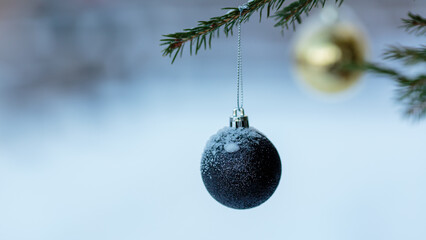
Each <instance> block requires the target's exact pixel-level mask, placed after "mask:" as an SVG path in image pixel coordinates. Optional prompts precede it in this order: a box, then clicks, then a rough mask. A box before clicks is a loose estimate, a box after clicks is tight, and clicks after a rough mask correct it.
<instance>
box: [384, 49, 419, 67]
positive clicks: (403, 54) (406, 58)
mask: <svg viewBox="0 0 426 240" xmlns="http://www.w3.org/2000/svg"><path fill="white" fill-rule="evenodd" d="M383 56H384V59H386V60H402V61H403V62H404V64H406V65H413V64H417V63H422V62H426V45H425V46H421V47H419V48H413V47H403V46H391V47H389V48H388V49H387V50H386V51H385V53H384V55H383Z"/></svg>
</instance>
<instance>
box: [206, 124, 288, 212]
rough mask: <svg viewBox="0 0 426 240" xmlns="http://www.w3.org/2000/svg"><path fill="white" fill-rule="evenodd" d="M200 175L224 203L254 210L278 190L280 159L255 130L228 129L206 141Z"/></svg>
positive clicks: (228, 205)
mask: <svg viewBox="0 0 426 240" xmlns="http://www.w3.org/2000/svg"><path fill="white" fill-rule="evenodd" d="M201 175H202V178H203V182H204V185H205V186H206V188H207V191H208V192H209V193H210V195H211V196H212V197H213V198H214V199H216V200H217V201H218V202H220V203H221V204H223V205H225V206H227V207H230V208H235V209H248V208H253V207H256V206H259V205H260V204H262V203H264V202H265V201H266V200H268V199H269V197H271V195H272V194H273V193H274V191H275V189H276V188H277V186H278V183H279V181H280V178H281V161H280V156H279V155H278V152H277V150H276V149H275V147H274V145H273V144H272V143H271V141H269V139H268V138H266V137H265V136H264V135H263V134H262V133H260V132H259V131H257V130H256V129H254V128H252V127H250V128H234V127H225V128H223V129H221V130H219V132H218V133H217V134H215V135H213V136H212V137H211V138H210V140H209V141H208V142H207V145H206V147H205V149H204V153H203V156H202V159H201Z"/></svg>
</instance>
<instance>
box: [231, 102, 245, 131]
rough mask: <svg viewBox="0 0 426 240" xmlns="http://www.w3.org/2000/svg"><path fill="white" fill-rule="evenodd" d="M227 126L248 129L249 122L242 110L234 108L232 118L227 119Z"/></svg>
mask: <svg viewBox="0 0 426 240" xmlns="http://www.w3.org/2000/svg"><path fill="white" fill-rule="evenodd" d="M229 126H230V127H233V128H248V127H249V121H248V117H247V115H245V113H244V108H242V107H241V108H235V109H234V111H232V116H231V117H230V118H229Z"/></svg>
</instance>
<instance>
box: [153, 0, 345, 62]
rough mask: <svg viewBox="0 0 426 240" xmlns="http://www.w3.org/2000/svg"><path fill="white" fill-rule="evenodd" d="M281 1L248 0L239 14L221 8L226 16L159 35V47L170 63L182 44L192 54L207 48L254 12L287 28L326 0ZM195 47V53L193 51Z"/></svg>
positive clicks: (180, 49)
mask: <svg viewBox="0 0 426 240" xmlns="http://www.w3.org/2000/svg"><path fill="white" fill-rule="evenodd" d="M335 1H336V3H338V4H341V3H342V2H343V0H335ZM284 2H285V0H251V1H248V2H247V3H246V6H247V8H246V9H244V10H243V11H242V12H241V19H240V12H239V9H238V8H237V7H230V8H223V9H225V10H229V11H228V13H226V14H225V15H222V16H219V17H213V18H210V19H209V20H208V21H199V22H198V26H197V27H194V28H189V29H184V30H183V32H177V33H172V34H167V35H163V36H164V37H165V38H164V39H162V40H161V41H162V43H161V45H163V46H166V48H165V49H164V50H163V56H169V57H172V63H173V62H174V61H175V59H176V57H177V56H178V55H179V53H180V54H182V51H183V47H184V45H185V44H186V43H188V44H189V51H190V54H191V55H192V53H193V52H195V54H197V53H198V51H199V50H200V49H201V48H203V47H204V48H205V49H206V48H207V46H208V47H209V48H211V42H212V38H213V37H215V36H216V37H219V32H220V29H221V28H222V29H223V32H224V33H225V36H226V37H228V35H230V34H231V35H232V34H233V29H234V26H236V24H237V23H238V21H241V22H246V21H248V20H249V18H250V17H251V16H252V15H253V13H254V12H259V14H260V19H262V12H263V10H266V17H267V18H269V17H271V16H272V15H271V11H275V12H276V14H275V15H274V18H275V20H276V21H277V23H276V24H275V26H281V27H286V28H288V25H289V24H293V26H294V25H295V23H296V22H297V23H300V22H301V15H302V14H303V13H306V14H308V13H309V12H310V11H311V10H312V8H313V7H316V6H318V4H321V6H324V4H325V2H326V0H297V1H294V2H292V3H291V4H289V5H288V6H286V7H283V4H284ZM193 48H195V50H193Z"/></svg>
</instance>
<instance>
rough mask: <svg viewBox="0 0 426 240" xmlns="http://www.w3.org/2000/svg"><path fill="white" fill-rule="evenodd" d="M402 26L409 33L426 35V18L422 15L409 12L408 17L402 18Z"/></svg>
mask: <svg viewBox="0 0 426 240" xmlns="http://www.w3.org/2000/svg"><path fill="white" fill-rule="evenodd" d="M402 22H403V25H402V27H403V28H405V30H406V31H407V32H409V33H414V34H416V35H425V34H426V18H423V17H422V16H420V15H416V14H413V13H411V12H409V13H408V18H407V19H402Z"/></svg>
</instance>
